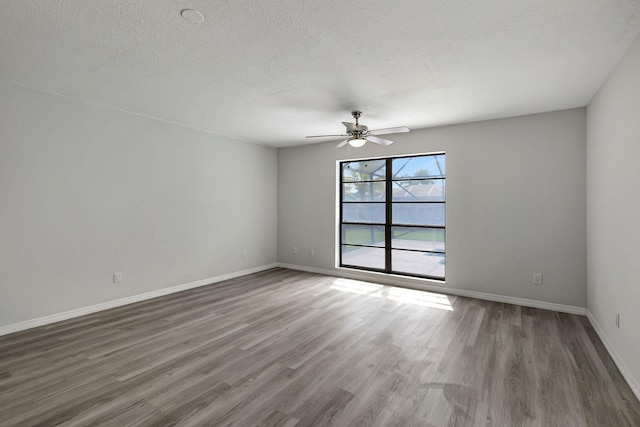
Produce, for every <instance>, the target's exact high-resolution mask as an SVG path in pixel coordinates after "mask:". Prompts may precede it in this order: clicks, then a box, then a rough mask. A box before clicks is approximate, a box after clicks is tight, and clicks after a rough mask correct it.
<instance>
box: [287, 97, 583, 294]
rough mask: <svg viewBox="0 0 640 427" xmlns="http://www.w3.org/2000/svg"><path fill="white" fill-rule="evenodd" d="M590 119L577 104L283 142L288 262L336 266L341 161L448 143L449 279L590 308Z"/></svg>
mask: <svg viewBox="0 0 640 427" xmlns="http://www.w3.org/2000/svg"><path fill="white" fill-rule="evenodd" d="M585 120H586V114H585V110H584V109H574V110H566V111H559V112H551V113H545V114H537V115H531V116H523V117H516V118H509V119H502V120H491V121H484V122H476V123H469V124H463V125H456V126H448V127H440V128H431V129H423V130H418V131H413V132H411V133H408V134H399V135H394V136H393V139H394V140H395V144H393V145H391V146H388V147H380V146H376V145H373V144H367V145H365V147H363V148H361V149H353V148H349V149H347V148H343V149H334V148H333V147H334V146H335V145H336V143H335V142H331V143H324V144H314V145H308V146H299V147H292V148H281V149H280V150H279V153H278V159H279V160H278V164H279V166H278V180H279V183H278V185H279V202H278V212H279V213H278V260H279V261H280V262H283V263H287V264H295V265H299V266H305V267H311V268H318V269H324V270H335V254H334V251H335V248H336V212H335V210H336V161H337V160H342V159H349V158H362V157H375V156H389V155H399V154H411V153H424V152H432V151H442V150H444V151H446V153H447V227H448V228H447V242H446V243H447V273H446V274H447V280H446V284H445V285H443V286H444V287H446V288H457V289H463V290H467V291H476V292H484V293H491V294H498V295H504V296H511V297H519V298H528V299H533V300H539V301H545V302H553V303H558V304H568V305H574V306H579V307H585V306H586V236H585V233H586V218H585V204H586V202H585V161H586V160H585V156H586V147H585V142H586V136H585V129H586V124H585ZM293 246H295V247H297V248H298V253H297V254H293V252H292V250H291V248H292V247H293ZM310 249H314V251H315V256H313V257H312V256H310V253H309V250H310ZM534 272H540V273H542V274H543V275H544V284H543V285H542V286H535V285H533V284H532V279H533V273H534ZM376 278H377V279H379V280H382V281H384V279H382V278H381V277H376ZM406 283H407V284H409V285H411V286H418V287H419V283H415V281H410V280H407V281H406ZM429 284H432V283H429Z"/></svg>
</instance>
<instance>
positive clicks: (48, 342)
mask: <svg viewBox="0 0 640 427" xmlns="http://www.w3.org/2000/svg"><path fill="white" fill-rule="evenodd" d="M39 425H42V426H53V425H62V426H68V427H72V426H73V427H76V426H87V425H91V426H125V425H126V426H129V425H135V426H168V425H177V426H211V425H216V426H253V425H259V426H284V427H292V426H319V425H336V426H348V425H371V426H385V427H386V426H422V427H425V426H426V427H429V426H438V427H441V426H454V427H464V426H500V427H502V426H519V425H527V426H541V427H547V426H576V427H583V426H605V427H607V426H612V427H613V426H615V427H618V426H636V427H637V426H640V402H638V400H637V398H636V397H635V396H634V395H633V392H632V391H631V388H630V387H629V386H628V384H627V383H626V382H625V381H624V378H623V377H622V375H621V374H620V372H619V370H618V369H617V367H616V366H615V363H614V362H613V360H612V359H611V357H610V356H609V354H608V353H607V351H606V349H605V347H604V345H603V344H602V342H601V341H600V340H599V338H598V336H597V334H596V333H595V330H594V329H593V328H592V327H591V325H590V324H589V321H588V319H586V318H585V317H584V316H575V315H569V314H563V313H556V312H552V311H547V310H539V309H533V308H527V307H520V306H515V305H509V304H504V303H494V302H488V301H481V300H475V299H472V298H463V297H448V296H446V295H442V294H432V293H426V292H421V291H415V290H407V289H400V288H392V287H389V286H383V285H379V284H375V283H368V282H360V281H357V280H348V279H341V278H335V277H329V276H323V275H318V274H311V273H305V272H299V271H294V270H288V269H282V268H276V269H272V270H269V271H265V272H261V273H256V274H252V275H248V276H244V277H238V278H234V279H231V280H227V281H224V282H220V283H216V284H213V285H210V286H204V287H200V288H195V289H191V290H188V291H184V292H180V293H176V294H171V295H165V296H162V297H159V298H155V299H153V300H147V301H142V302H139V303H135V304H131V305H127V306H122V307H117V308H114V309H110V310H106V311H103V312H99V313H94V314H91V315H87V316H83V317H79V318H75V319H69V320H66V321H63V322H59V323H56V324H52V325H47V326H43V327H39V328H34V329H31V330H28V331H22V332H18V333H15V334H12V335H8V336H4V337H0V426H3V427H4V426H7V427H8V426H21V427H22V426H39Z"/></svg>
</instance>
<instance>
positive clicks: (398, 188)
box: [340, 153, 445, 280]
mask: <svg viewBox="0 0 640 427" xmlns="http://www.w3.org/2000/svg"><path fill="white" fill-rule="evenodd" d="M340 266H341V267H349V268H357V269H363V270H370V271H378V272H383V273H393V274H401V275H407V276H417V277H425V278H431V279H439V280H444V277H445V154H444V153H437V154H427V155H419V156H410V157H390V158H386V159H370V160H357V161H346V162H341V163H340Z"/></svg>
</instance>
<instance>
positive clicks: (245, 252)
mask: <svg viewBox="0 0 640 427" xmlns="http://www.w3.org/2000/svg"><path fill="white" fill-rule="evenodd" d="M242 259H247V251H245V250H243V251H242Z"/></svg>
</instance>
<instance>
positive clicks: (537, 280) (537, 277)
mask: <svg viewBox="0 0 640 427" xmlns="http://www.w3.org/2000/svg"><path fill="white" fill-rule="evenodd" d="M533 284H534V285H542V273H533Z"/></svg>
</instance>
